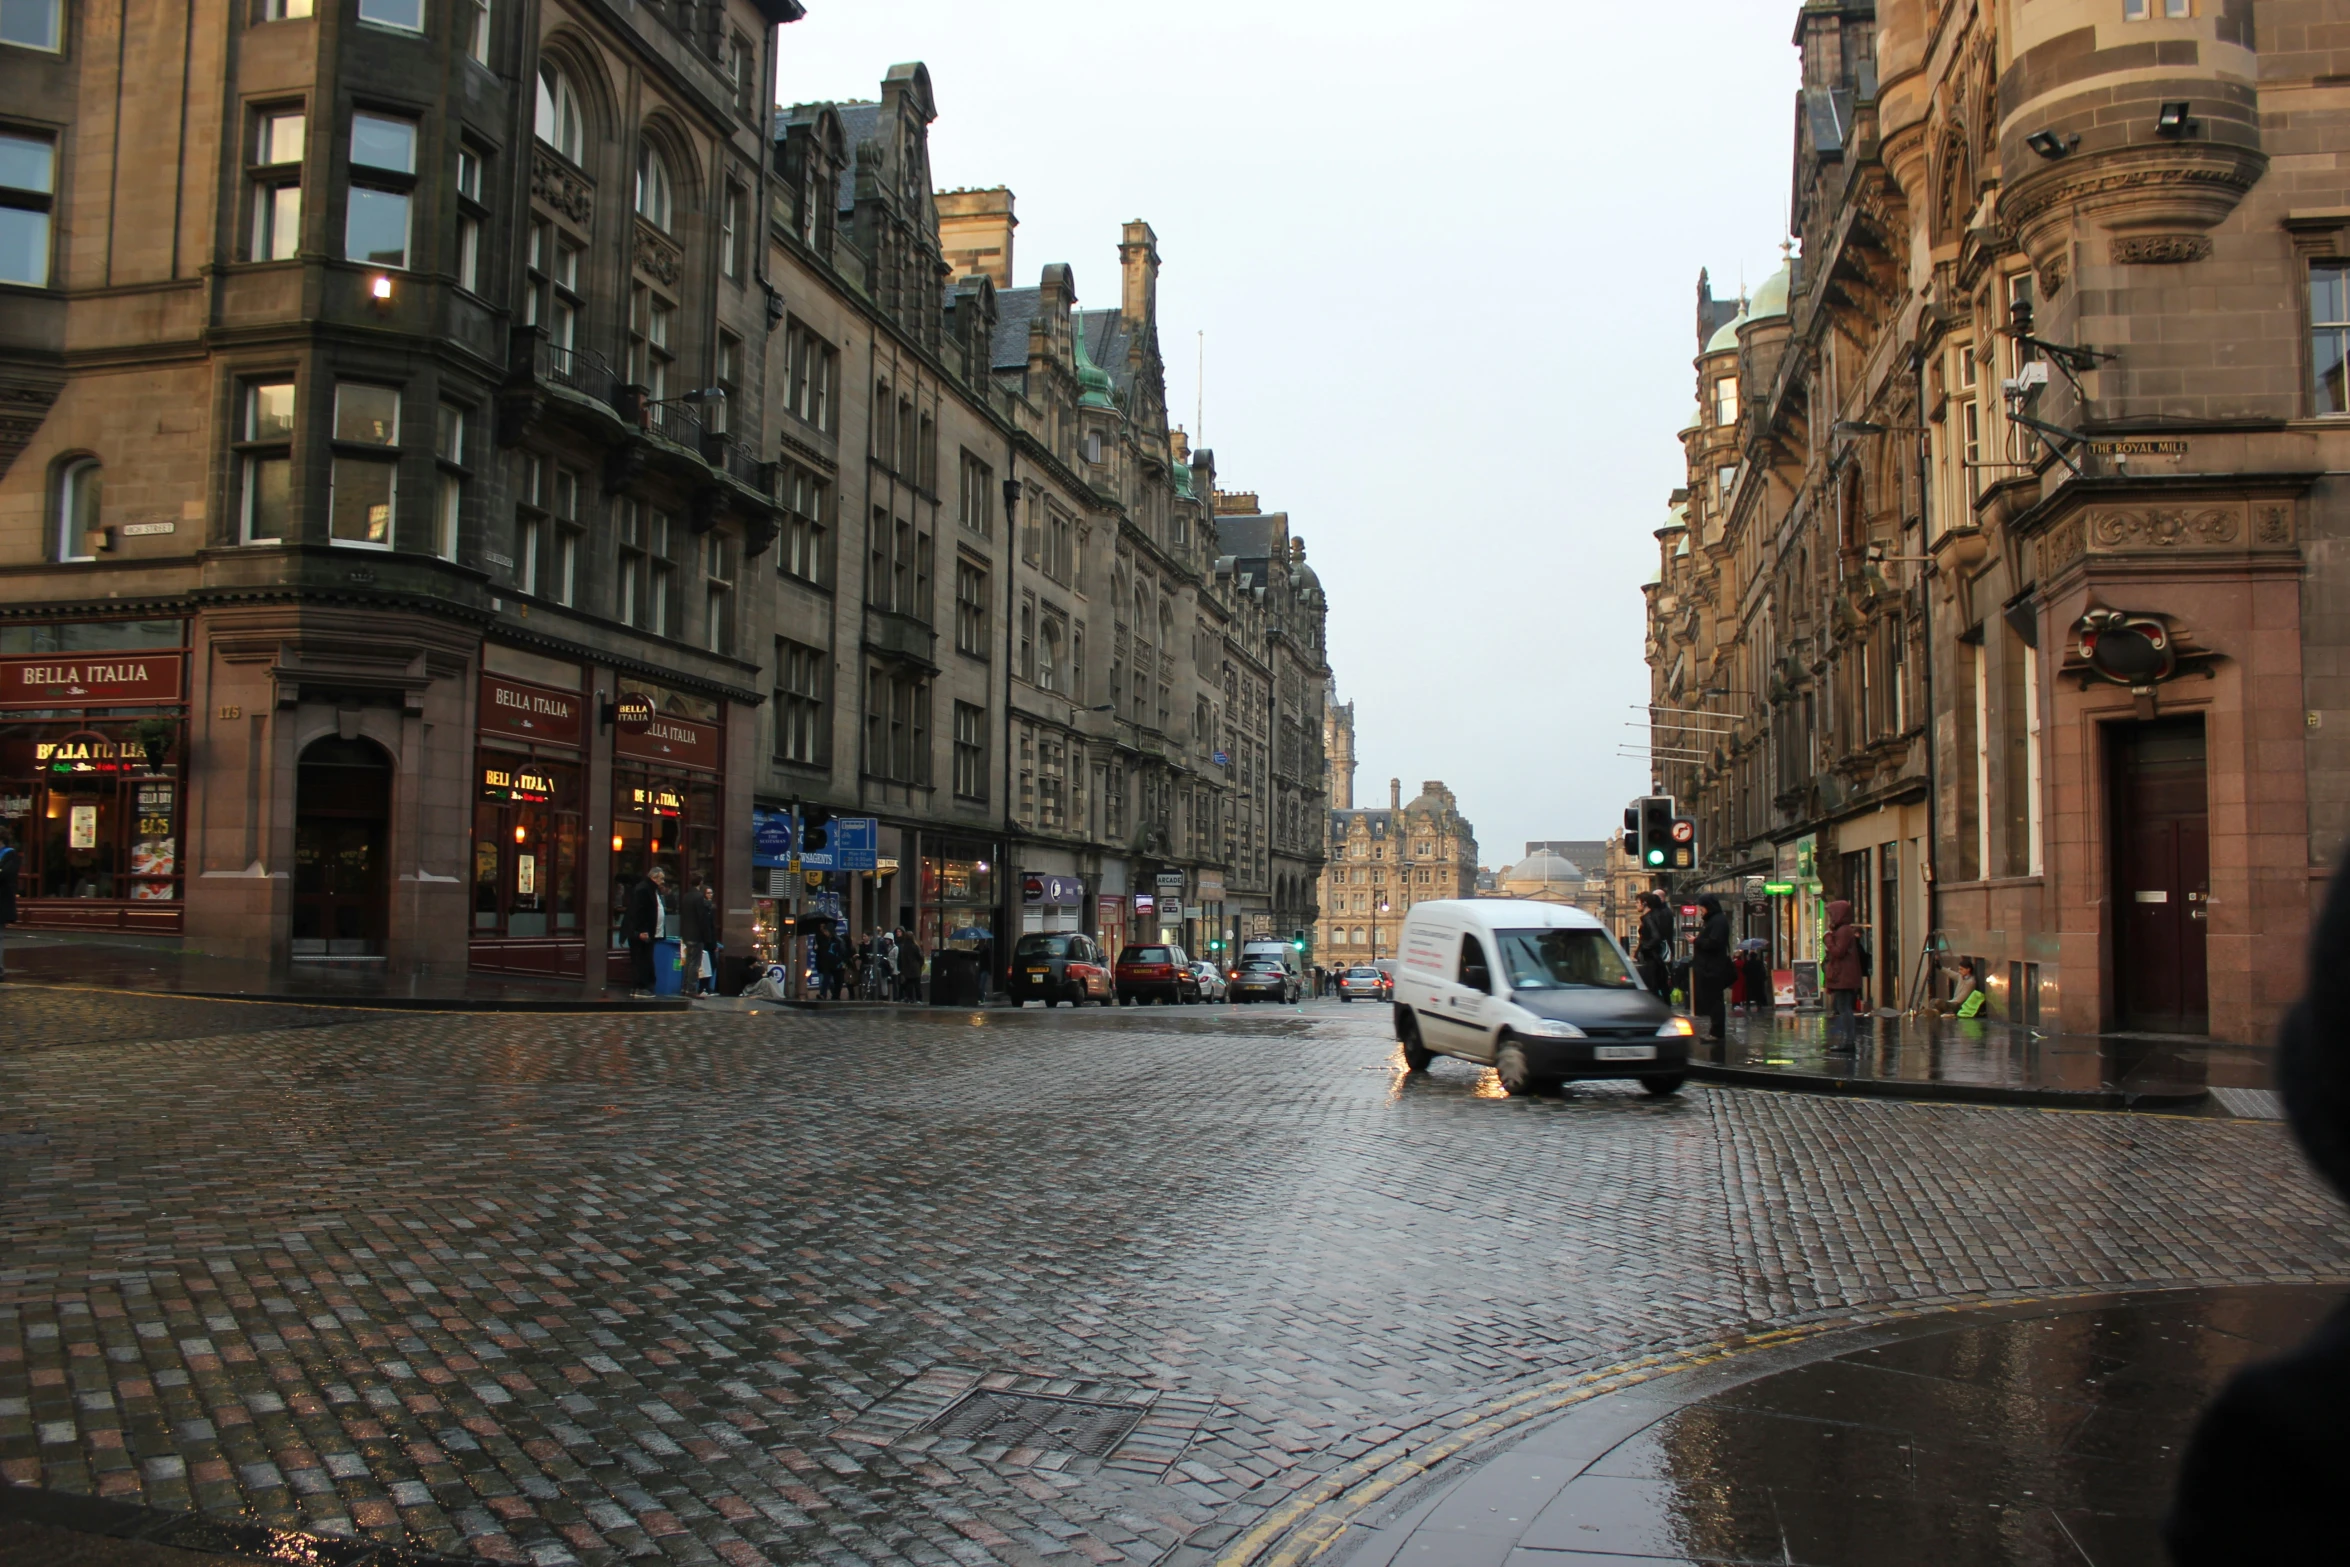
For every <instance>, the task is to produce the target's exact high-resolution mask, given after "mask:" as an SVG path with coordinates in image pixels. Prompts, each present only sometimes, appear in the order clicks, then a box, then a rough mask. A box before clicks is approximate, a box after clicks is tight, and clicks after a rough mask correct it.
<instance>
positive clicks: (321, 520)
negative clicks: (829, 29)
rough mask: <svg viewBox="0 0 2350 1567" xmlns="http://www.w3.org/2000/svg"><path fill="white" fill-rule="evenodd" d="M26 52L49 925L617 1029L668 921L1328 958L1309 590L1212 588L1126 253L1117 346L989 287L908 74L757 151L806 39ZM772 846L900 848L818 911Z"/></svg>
mask: <svg viewBox="0 0 2350 1567" xmlns="http://www.w3.org/2000/svg"><path fill="white" fill-rule="evenodd" d="M25 3H26V5H27V6H28V7H29V8H30V12H29V13H28V14H32V15H33V20H34V21H36V22H38V21H41V20H42V19H44V18H48V19H51V20H52V21H53V22H54V26H52V27H49V28H48V30H47V33H46V34H45V35H44V36H45V38H46V41H47V42H48V43H51V44H53V45H54V47H28V46H26V45H25V44H24V43H23V42H22V41H21V40H19V39H18V38H17V37H16V33H17V31H19V29H17V28H16V27H15V25H14V20H13V19H14V18H15V16H16V10H15V8H14V6H13V5H12V9H11V17H12V24H11V34H10V39H9V40H8V42H6V43H4V44H0V104H5V105H6V107H5V110H0V137H5V138H8V140H9V145H8V147H7V149H6V150H7V155H8V158H7V163H6V167H7V168H8V169H9V170H10V171H18V170H20V169H22V170H30V171H32V173H31V174H27V175H26V178H27V179H28V180H31V181H32V183H34V184H39V185H41V186H42V187H43V188H42V189H40V190H38V191H33V190H31V189H30V186H28V187H27V188H26V189H25V190H24V191H17V192H14V193H11V194H7V195H6V199H5V200H4V201H0V209H4V211H0V222H4V223H5V224H6V225H8V226H9V227H8V232H9V234H10V236H11V239H12V241H13V240H15V239H22V240H24V241H25V243H24V244H22V245H16V244H14V243H12V244H11V245H10V246H8V247H0V248H5V250H6V254H7V256H8V257H9V258H11V259H10V260H9V261H8V262H7V263H6V264H7V265H9V266H11V267H13V268H14V269H15V271H17V272H21V273H24V274H25V275H23V276H14V275H11V276H7V277H4V278H0V294H4V295H5V296H6V300H5V307H4V308H0V559H5V561H6V563H7V564H8V566H9V568H10V569H9V571H8V573H7V582H8V586H7V587H6V588H5V589H4V590H0V817H4V818H5V819H7V820H8V821H10V822H11V823H12V824H13V825H14V826H16V827H17V828H18V829H19V830H20V831H21V832H22V833H23V835H24V836H25V838H26V839H27V843H28V848H27V858H28V868H27V876H26V882H25V893H26V898H25V922H26V923H27V924H31V925H47V926H60V925H70V926H83V927H91V926H95V927H102V928H112V929H129V930H145V931H156V932H165V933H169V932H172V931H177V930H181V929H182V928H191V929H192V928H197V927H199V926H200V927H201V928H202V929H203V930H204V932H205V935H206V945H207V947H208V949H209V950H213V951H218V952H224V953H229V954H236V955H243V956H248V957H253V958H267V959H271V960H281V961H282V960H286V959H307V958H319V959H328V958H349V959H353V960H359V961H370V962H382V963H386V964H388V965H389V966H391V967H392V968H393V969H395V970H400V971H413V970H420V969H436V968H437V969H454V968H462V967H465V966H468V965H470V966H472V967H474V968H480V969H491V970H498V971H505V972H514V973H526V974H541V975H549V976H559V977H574V978H577V979H579V980H581V981H582V982H583V983H586V984H590V985H596V984H600V983H602V982H603V980H604V978H605V976H606V974H607V973H611V972H615V971H616V969H615V965H616V958H617V954H616V953H615V951H614V942H615V939H616V932H615V930H614V920H615V919H616V917H617V915H616V909H617V907H618V898H619V894H620V893H621V892H622V891H623V890H624V889H625V887H626V886H627V884H628V883H629V882H630V881H631V880H633V879H634V878H635V877H637V876H639V875H641V874H642V872H643V871H644V870H645V869H646V868H647V867H648V866H650V865H653V864H663V865H666V866H668V867H669V868H670V870H671V871H672V873H673V875H674V876H676V877H678V878H679V879H682V877H683V876H684V875H685V874H688V873H691V872H700V873H702V874H704V875H706V876H708V877H709V878H710V879H711V881H712V882H713V884H714V886H715V887H716V889H717V892H718V902H719V906H720V909H721V919H722V922H723V929H724V936H725V940H726V942H727V944H728V946H729V947H730V948H731V949H732V950H733V951H735V952H736V953H742V954H755V955H759V956H765V955H766V954H767V953H769V952H772V951H774V950H775V943H776V938H777V933H778V928H779V925H780V922H781V921H782V920H783V919H784V918H785V917H786V916H787V915H789V914H790V913H791V912H793V911H794V910H795V909H796V910H797V911H798V912H801V913H803V914H804V913H807V912H810V911H816V912H821V913H824V914H826V915H829V916H832V917H835V918H838V919H840V920H841V921H843V922H845V923H846V924H848V925H849V926H850V927H852V928H862V927H864V926H866V925H868V924H872V923H881V922H892V923H894V922H900V921H903V922H905V923H908V924H911V925H913V926H914V927H915V928H916V929H917V930H918V932H919V933H920V936H921V939H922V941H923V944H924V945H925V946H926V947H927V948H931V949H933V950H935V949H937V948H938V947H940V946H945V945H959V946H965V947H972V948H984V949H986V950H988V951H990V952H991V953H992V954H993V955H994V956H995V957H996V958H997V959H999V960H1000V959H1001V958H1002V957H1003V955H1004V954H1005V952H1006V951H1008V948H1009V945H1010V943H1009V940H1008V938H1009V937H1010V936H1012V935H1013V934H1015V933H1016V932H1017V931H1019V930H1023V929H1067V928H1082V929H1087V930H1097V931H1100V932H1102V933H1103V934H1104V936H1105V937H1106V938H1107V939H1108V940H1110V941H1111V942H1113V943H1115V942H1116V941H1118V940H1121V939H1123V938H1124V936H1125V935H1127V934H1128V933H1130V932H1131V933H1141V934H1147V935H1150V936H1152V937H1158V936H1160V935H1162V934H1164V935H1170V936H1180V937H1181V938H1182V939H1185V940H1186V941H1188V942H1189V943H1191V944H1192V945H1194V946H1197V947H1203V948H1205V947H1208V946H1210V945H1212V944H1213V943H1215V942H1216V941H1219V940H1221V939H1224V938H1225V935H1226V934H1227V933H1228V931H1229V929H1230V928H1231V926H1232V923H1233V921H1234V919H1235V917H1236V916H1235V914H1234V913H1232V912H1229V911H1228V910H1227V907H1226V904H1227V894H1226V891H1225V887H1226V879H1227V875H1228V874H1230V875H1232V876H1233V877H1234V880H1235V882H1236V883H1237V884H1240V885H1244V886H1246V887H1249V888H1257V889H1261V892H1259V893H1258V894H1257V896H1258V897H1259V904H1258V905H1256V906H1261V908H1262V910H1263V912H1264V914H1265V916H1266V917H1267V918H1271V917H1272V916H1273V915H1274V914H1275V913H1276V912H1279V913H1282V914H1285V915H1287V916H1288V917H1290V918H1302V917H1303V916H1304V913H1305V910H1306V908H1308V907H1310V896H1306V895H1310V892H1311V888H1312V877H1311V873H1310V871H1308V870H1307V869H1306V867H1307V866H1309V865H1311V864H1313V863H1314V862H1313V861H1311V860H1310V859H1301V858H1299V857H1298V856H1297V851H1298V844H1297V835H1296V833H1295V832H1294V829H1293V830H1292V831H1291V832H1290V833H1289V834H1288V835H1286V836H1283V835H1281V828H1280V824H1281V822H1282V821H1283V820H1284V817H1283V815H1282V813H1283V812H1284V811H1288V812H1289V813H1291V815H1292V816H1294V813H1295V812H1296V811H1297V810H1298V809H1300V808H1301V807H1300V806H1299V802H1298V799H1297V797H1296V791H1294V790H1291V791H1289V792H1287V793H1284V792H1283V791H1282V789H1281V787H1280V786H1281V785H1282V784H1283V783H1284V781H1287V782H1289V783H1294V782H1295V780H1296V779H1297V777H1299V776H1300V774H1299V772H1298V769H1299V768H1310V769H1311V776H1313V777H1314V778H1315V779H1316V780H1317V781H1318V778H1319V768H1320V763H1319V757H1318V755H1312V754H1308V753H1302V752H1301V753H1297V754H1295V755H1292V754H1291V753H1290V752H1289V751H1287V750H1284V749H1283V745H1282V742H1283V737H1286V736H1289V735H1291V734H1294V733H1298V732H1302V731H1303V730H1305V729H1306V728H1308V727H1310V729H1311V731H1312V732H1313V733H1314V734H1316V735H1317V736H1318V734H1319V727H1320V716H1319V711H1318V697H1319V693H1320V691H1321V690H1322V688H1323V684H1324V682H1325V681H1326V679H1327V669H1326V666H1325V665H1324V663H1323V661H1322V655H1321V646H1322V630H1321V628H1322V616H1323V614H1324V606H1323V603H1322V599H1321V593H1320V588H1319V585H1318V584H1317V583H1315V582H1313V580H1312V574H1311V572H1310V571H1308V570H1307V569H1306V568H1305V567H1304V565H1303V557H1302V548H1301V547H1300V546H1297V545H1296V544H1295V542H1294V541H1293V540H1291V539H1290V538H1289V537H1288V534H1287V528H1286V521H1285V520H1283V521H1282V523H1281V526H1280V527H1279V528H1277V529H1260V530H1259V531H1260V532H1262V533H1264V535H1265V538H1266V539H1267V540H1269V541H1270V542H1271V544H1272V545H1274V546H1277V548H1278V553H1279V558H1278V559H1277V560H1276V559H1273V558H1272V557H1271V556H1270V555H1269V554H1260V555H1258V556H1251V557H1248V558H1245V559H1238V560H1235V558H1234V557H1235V555H1236V552H1235V551H1234V550H1232V549H1229V548H1227V547H1226V545H1225V543H1224V541H1223V540H1222V539H1221V538H1220V537H1219V536H1218V533H1219V527H1218V523H1217V521H1216V520H1215V519H1214V518H1213V517H1212V515H1211V511H1210V505H1209V497H1210V496H1211V495H1212V494H1213V491H1214V484H1215V469H1214V461H1213V458H1212V456H1211V455H1210V454H1209V453H1206V452H1204V451H1203V452H1191V451H1189V450H1188V449H1187V448H1186V445H1185V443H1184V440H1183V437H1182V433H1181V432H1180V431H1175V430H1171V429H1170V428H1169V427H1168V425H1167V422H1166V416H1165V397H1164V388H1163V378H1162V374H1161V370H1160V363H1159V357H1158V349H1157V336H1156V276H1157V268H1158V253H1157V245H1156V238H1155V236H1154V235H1152V233H1151V231H1150V229H1149V227H1148V226H1147V225H1145V224H1141V223H1134V224H1129V225H1127V226H1126V228H1125V230H1124V232H1123V233H1122V235H1121V236H1119V245H1118V276H1117V282H1116V286H1115V288H1114V289H1113V290H1112V291H1111V294H1110V296H1109V298H1108V300H1106V301H1105V304H1104V305H1103V307H1102V308H1098V309H1085V308H1081V307H1080V305H1079V301H1078V294H1077V284H1076V278H1075V275H1074V273H1073V271H1072V269H1070V268H1069V267H1067V266H1064V265H1057V264H1056V265H1053V266H1048V267H1046V268H1045V269H1044V270H1043V273H1042V275H1041V278H1040V280H1039V281H1038V282H1037V283H1036V285H1035V286H1033V287H1026V288H1014V287H1012V286H1011V282H1012V278H1013V272H1012V260H1013V256H1012V247H1011V234H1012V230H1013V223H1014V219H1013V213H1012V199H1011V194H1010V193H1009V192H1008V191H1000V190H999V191H981V192H946V193H937V192H934V190H933V182H932V180H931V176H930V169H929V158H928V133H929V126H930V123H931V122H932V120H933V119H934V117H935V114H936V103H935V99H934V96H933V88H932V85H931V82H930V78H929V73H928V72H927V71H926V70H925V69H924V68H923V67H921V66H919V65H904V66H899V67H895V68H893V69H892V70H891V71H890V72H889V73H888V74H887V76H886V78H885V79H884V80H883V82H882V83H881V91H880V94H879V96H878V97H877V98H875V99H873V100H870V101H852V102H842V103H813V104H804V105H800V106H797V107H795V108H793V109H790V110H788V111H784V112H782V113H780V114H778V113H774V112H772V111H771V109H770V105H771V104H772V102H773V98H774V92H773V83H774V81H775V79H776V72H777V63H776V51H777V48H778V40H779V38H780V37H782V36H784V35H782V34H780V33H779V32H778V28H777V25H776V24H779V23H783V22H788V21H790V20H793V19H794V18H796V17H797V16H798V15H799V14H800V8H799V6H798V4H797V0H760V3H756V4H754V3H750V0H733V3H731V4H729V3H726V0H707V3H702V4H689V3H686V0H674V3H665V4H662V5H657V6H652V7H646V8H640V9H638V10H635V11H631V12H629V13H627V14H626V15H625V16H623V15H621V14H620V13H614V12H610V11H608V10H602V9H597V8H595V7H580V6H576V5H573V4H571V3H570V0H548V3H546V4H544V5H542V6H540V7H537V8H535V9H533V10H527V11H512V12H509V11H506V10H504V9H497V8H490V7H486V6H483V7H471V6H458V7H454V8H451V9H450V10H449V11H448V12H447V13H446V14H443V13H441V12H438V11H433V10H429V9H427V8H425V7H422V6H421V5H419V4H418V3H417V0H350V5H349V6H347V7H346V8H345V9H344V10H341V11H333V12H332V13H331V14H330V13H329V11H328V10H320V11H318V12H317V13H316V14H312V8H311V7H310V6H308V5H307V4H296V3H294V0H288V3H286V4H284V5H276V4H274V3H273V4H272V5H271V6H269V7H267V8H266V13H267V14H266V17H265V16H264V15H263V14H262V13H258V12H257V13H255V15H254V16H253V17H252V18H251V19H247V18H246V17H245V16H244V15H243V14H242V13H239V14H237V15H234V16H232V15H230V14H228V13H217V14H214V13H204V12H201V11H200V12H198V13H196V20H195V23H194V25H193V28H192V30H190V29H186V28H183V27H182V26H181V21H182V20H184V18H178V17H174V18H164V17H162V16H161V15H160V14H157V15H155V16H149V17H144V18H143V17H142V15H141V13H140V12H139V11H138V9H137V5H136V3H135V0H134V5H133V9H132V10H131V11H130V12H129V13H124V14H121V15H116V14H112V13H108V14H100V13H99V12H98V11H96V10H94V9H91V8H86V7H80V6H76V5H74V4H72V3H71V0H25ZM281 13H282V15H281ZM134 24H135V25H134ZM29 25H30V24H28V26H29ZM33 31H35V32H38V31H41V29H38V28H35V29H33ZM26 36H27V37H30V36H31V33H29V32H28V33H27V35H26ZM41 41H42V40H40V39H36V40H35V42H36V43H38V42H41ZM183 48H185V49H186V50H187V51H188V54H187V58H186V59H185V60H183V59H182V58H181V52H182V50H183ZM183 82H185V83H188V84H189V85H188V86H187V87H186V88H185V89H183V88H182V87H181V84H182V83H183ZM516 84H522V85H521V86H519V87H518V86H517V85H516ZM183 92H184V94H185V99H184V101H183V99H182V94H183ZM118 123H119V124H120V125H122V126H123V127H124V128H125V129H126V130H128V131H130V132H132V133H134V134H135V137H136V141H135V145H137V146H139V147H140V149H141V154H142V155H141V156H140V157H139V158H138V159H137V160H135V162H134V160H131V159H129V158H125V159H123V160H121V166H120V167H117V166H116V160H115V158H114V154H113V152H112V148H113V147H114V146H115V145H116V143H115V141H114V140H113V139H112V136H111V130H109V133H108V134H103V135H102V134H100V133H99V132H100V130H101V128H111V127H113V126H114V125H116V124H118ZM165 148H168V149H171V151H170V152H169V153H168V154H166V155H163V156H158V155H157V151H158V149H165ZM34 175H37V176H38V178H37V179H35V178H34ZM12 177H13V172H12ZM19 196H23V197H24V198H25V199H24V200H18V199H17V198H18V197H19ZM35 198H37V199H35ZM164 212H169V213H174V214H176V215H177V216H176V217H175V218H174V219H173V220H172V222H171V223H169V224H162V223H158V222H156V221H155V220H154V217H153V215H154V214H157V213H164ZM26 258H29V259H26ZM68 345H71V349H70V352H69V351H68ZM1238 553H1239V554H1241V555H1245V554H1246V552H1245V551H1243V552H1238ZM1243 666H1245V669H1246V670H1247V671H1249V672H1252V673H1254V674H1257V675H1258V676H1259V677H1260V678H1259V679H1258V680H1257V682H1256V683H1255V684H1250V683H1249V681H1248V680H1247V679H1246V678H1245V677H1244V675H1243V673H1242V667H1243ZM1244 692H1245V694H1246V696H1245V702H1244V701H1243V693H1244ZM1285 699H1286V700H1288V702H1289V705H1287V706H1282V705H1280V704H1281V703H1282V702H1283V701H1284V700H1285ZM1243 737H1250V739H1251V741H1252V743H1254V744H1258V745H1261V746H1262V747H1263V749H1264V756H1265V760H1264V761H1263V762H1262V763H1261V764H1260V765H1257V766H1255V767H1254V768H1253V770H1249V771H1247V772H1245V773H1244V772H1243V770H1242V769H1241V767H1240V766H1239V764H1237V763H1236V762H1235V761H1234V760H1232V758H1235V757H1238V756H1241V755H1254V753H1253V752H1251V751H1250V750H1249V749H1248V747H1247V746H1245V745H1244V744H1243V743H1242V740H1243ZM1260 779H1261V780H1263V782H1262V783H1261V784H1260V783H1259V781H1258V780H1260ZM1252 791H1255V792H1254V793H1252ZM794 804H799V805H802V806H821V807H825V808H828V809H830V810H832V811H834V812H835V813H837V814H839V815H840V816H843V817H848V818H871V819H872V820H873V821H874V823H875V832H874V836H873V839H872V841H871V842H870V843H869V844H862V845H852V844H850V843H849V842H848V841H847V840H846V839H844V841H843V843H842V844H841V845H839V846H835V847H833V848H831V849H829V850H828V853H827V857H829V858H830V859H831V860H832V864H831V866H830V867H827V866H826V865H825V864H824V863H823V861H822V860H821V859H813V858H812V859H809V860H803V861H802V863H801V865H800V866H799V867H798V868H797V869H794V868H792V866H791V863H790V861H789V859H788V857H787V855H786V854H785V853H784V852H781V851H782V846H781V845H780V844H778V843H777V842H776V840H775V837H774V834H773V832H772V830H771V829H772V828H773V826H774V824H775V822H776V820H777V818H778V816H779V815H780V813H782V812H784V811H786V810H787V809H788V808H789V807H791V806H793V805H794ZM1311 808H1312V810H1313V811H1314V812H1315V813H1316V815H1317V818H1318V812H1319V805H1318V803H1314V804H1313V805H1312V807H1311ZM1305 836H1306V837H1308V838H1311V839H1313V840H1314V842H1313V848H1314V849H1315V850H1316V851H1318V849H1319V839H1318V835H1317V834H1312V833H1308V834H1306V835H1305ZM860 851H861V852H860ZM865 856H870V858H869V859H868V858H866V857H865ZM1238 867H1246V870H1245V872H1243V871H1241V870H1238V869H1237V868H1238ZM1283 890H1286V892H1287V894H1288V897H1289V901H1288V902H1287V903H1286V904H1279V903H1278V902H1277V898H1278V896H1279V894H1280V893H1281V892H1282V891H1283ZM1244 903H1245V900H1244Z"/></svg>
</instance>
